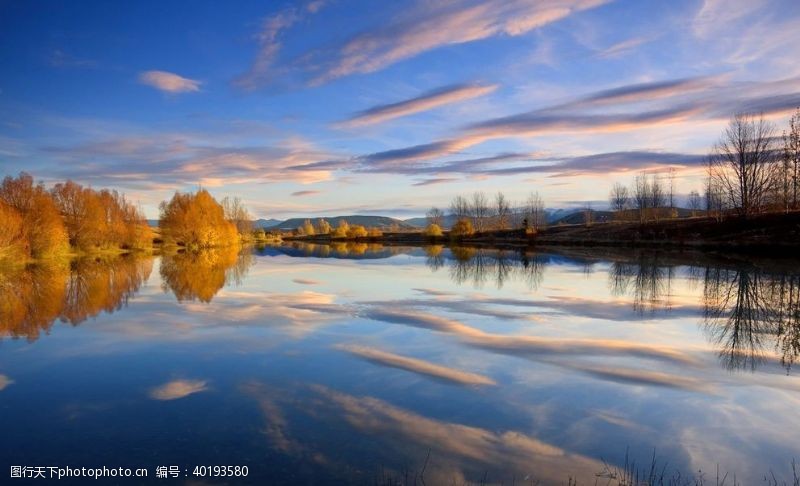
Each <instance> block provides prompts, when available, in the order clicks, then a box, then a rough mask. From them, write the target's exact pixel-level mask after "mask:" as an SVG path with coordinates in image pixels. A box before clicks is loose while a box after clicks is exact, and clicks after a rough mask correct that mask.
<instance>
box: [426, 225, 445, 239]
mask: <svg viewBox="0 0 800 486" xmlns="http://www.w3.org/2000/svg"><path fill="white" fill-rule="evenodd" d="M425 236H429V237H431V238H436V237H439V236H442V228H440V227H439V225H438V224H435V223H431V224H429V225H428V227H427V228H425Z"/></svg>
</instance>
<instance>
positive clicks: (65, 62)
mask: <svg viewBox="0 0 800 486" xmlns="http://www.w3.org/2000/svg"><path fill="white" fill-rule="evenodd" d="M47 62H48V63H49V64H50V65H51V66H53V67H58V68H93V67H97V62H96V61H93V60H91V59H83V58H80V57H76V56H73V55H72V54H70V53H68V52H66V51H64V50H63V49H55V50H54V51H53V52H51V53H50V56H49V57H48V58H47Z"/></svg>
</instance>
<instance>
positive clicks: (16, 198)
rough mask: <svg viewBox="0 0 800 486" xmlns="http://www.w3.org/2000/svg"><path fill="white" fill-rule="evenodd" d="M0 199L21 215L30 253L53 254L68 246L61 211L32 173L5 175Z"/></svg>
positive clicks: (40, 255)
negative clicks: (14, 175)
mask: <svg viewBox="0 0 800 486" xmlns="http://www.w3.org/2000/svg"><path fill="white" fill-rule="evenodd" d="M0 201H3V202H4V203H5V204H6V205H8V206H10V207H11V208H13V209H14V210H15V211H16V212H17V214H19V216H20V217H21V218H22V229H23V232H24V234H25V240H26V242H27V247H28V251H29V254H30V256H33V257H35V258H39V257H49V256H55V255H58V254H61V253H63V252H65V251H66V250H67V249H68V248H69V239H68V236H67V230H66V228H65V227H64V222H63V221H62V219H61V214H60V213H59V211H58V207H57V206H56V204H55V202H54V201H53V199H52V197H51V196H50V194H49V193H48V192H47V191H46V190H45V188H44V184H41V183H39V184H34V183H33V177H31V176H30V175H29V174H26V173H24V172H23V173H21V174H20V175H19V177H17V178H13V177H10V176H7V177H6V178H5V179H3V183H2V185H0Z"/></svg>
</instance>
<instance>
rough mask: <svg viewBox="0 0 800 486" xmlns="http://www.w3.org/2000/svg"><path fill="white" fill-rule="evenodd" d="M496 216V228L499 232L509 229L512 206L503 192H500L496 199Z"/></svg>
mask: <svg viewBox="0 0 800 486" xmlns="http://www.w3.org/2000/svg"><path fill="white" fill-rule="evenodd" d="M494 215H495V218H496V224H495V227H496V228H497V229H499V230H504V229H508V225H509V219H510V217H511V205H510V204H509V202H508V199H506V196H505V195H504V194H503V193H502V192H498V193H497V195H496V196H495V198H494Z"/></svg>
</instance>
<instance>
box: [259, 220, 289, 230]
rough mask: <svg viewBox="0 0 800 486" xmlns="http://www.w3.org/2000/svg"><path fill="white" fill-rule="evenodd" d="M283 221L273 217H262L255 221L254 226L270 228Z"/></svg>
mask: <svg viewBox="0 0 800 486" xmlns="http://www.w3.org/2000/svg"><path fill="white" fill-rule="evenodd" d="M281 223H282V221H281V220H280V219H272V218H270V219H263V218H260V219H257V220H255V221H253V227H254V228H262V229H269V228H272V227H274V226H277V225H279V224H281Z"/></svg>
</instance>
